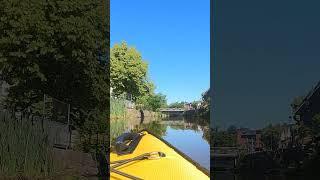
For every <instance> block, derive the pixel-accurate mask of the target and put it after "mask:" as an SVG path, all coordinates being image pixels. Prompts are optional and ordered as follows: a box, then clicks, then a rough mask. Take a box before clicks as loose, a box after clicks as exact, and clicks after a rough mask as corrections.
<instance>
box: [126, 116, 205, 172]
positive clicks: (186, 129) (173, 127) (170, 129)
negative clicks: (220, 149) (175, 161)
mask: <svg viewBox="0 0 320 180" xmlns="http://www.w3.org/2000/svg"><path fill="white" fill-rule="evenodd" d="M207 122H209V121H208V120H204V119H199V118H193V119H184V118H182V117H181V118H166V119H153V120H145V121H144V122H142V123H141V122H140V123H139V124H136V125H134V128H133V129H135V130H141V129H147V130H149V131H150V132H152V133H154V134H156V135H158V136H160V137H162V138H163V139H164V140H166V141H167V142H169V143H170V144H171V145H173V146H174V147H176V148H177V149H178V150H180V151H181V152H183V153H184V154H186V155H187V156H189V157H190V158H191V159H193V160H194V161H195V162H197V163H198V164H200V165H201V166H202V167H204V168H206V169H208V170H210V144H209V142H210V141H209V138H210V135H209V128H208V125H207V124H208V123H207ZM131 127H133V126H132V125H131Z"/></svg>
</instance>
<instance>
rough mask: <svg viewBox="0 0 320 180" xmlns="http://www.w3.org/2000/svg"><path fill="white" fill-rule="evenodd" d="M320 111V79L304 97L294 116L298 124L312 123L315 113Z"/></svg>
mask: <svg viewBox="0 0 320 180" xmlns="http://www.w3.org/2000/svg"><path fill="white" fill-rule="evenodd" d="M319 113H320V81H319V82H318V84H317V85H316V86H315V87H314V88H313V89H312V90H311V91H310V92H309V93H308V95H307V96H306V97H305V98H304V99H303V101H302V102H301V104H300V105H299V107H298V108H297V109H296V110H295V111H294V112H293V118H294V120H296V122H297V123H298V124H304V125H307V126H308V125H310V122H311V121H312V118H313V117H314V115H316V114H319Z"/></svg>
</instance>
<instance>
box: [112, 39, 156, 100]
mask: <svg viewBox="0 0 320 180" xmlns="http://www.w3.org/2000/svg"><path fill="white" fill-rule="evenodd" d="M110 60H111V61H110V63H111V66H110V70H111V71H110V78H111V79H110V83H111V87H112V88H113V93H114V95H115V96H119V95H121V94H123V93H129V94H131V95H132V96H133V98H134V100H136V99H137V98H138V97H140V96H143V95H145V94H147V93H148V92H152V91H153V88H154V86H153V84H152V83H150V82H148V80H147V70H148V65H147V63H146V62H145V61H143V59H142V56H141V54H140V53H139V52H138V51H137V50H136V49H135V48H134V47H128V46H127V44H126V43H125V42H122V43H121V44H115V45H114V46H113V47H112V48H111V54H110Z"/></svg>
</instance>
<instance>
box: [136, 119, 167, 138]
mask: <svg viewBox="0 0 320 180" xmlns="http://www.w3.org/2000/svg"><path fill="white" fill-rule="evenodd" d="M144 129H146V130H148V131H150V132H151V133H153V134H155V135H157V136H159V137H162V136H165V135H166V131H167V125H165V124H162V123H161V122H160V121H152V122H150V123H147V124H140V125H138V126H136V127H135V129H133V130H132V131H133V132H138V131H141V130H144Z"/></svg>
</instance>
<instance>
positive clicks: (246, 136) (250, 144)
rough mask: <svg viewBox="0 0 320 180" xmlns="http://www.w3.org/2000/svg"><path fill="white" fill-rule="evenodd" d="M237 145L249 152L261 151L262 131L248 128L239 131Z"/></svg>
mask: <svg viewBox="0 0 320 180" xmlns="http://www.w3.org/2000/svg"><path fill="white" fill-rule="evenodd" d="M237 145H238V146H239V147H240V148H244V149H246V150H247V151H248V152H255V151H260V150H261V149H262V142H261V131H259V130H250V129H246V128H242V129H238V130H237Z"/></svg>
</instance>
